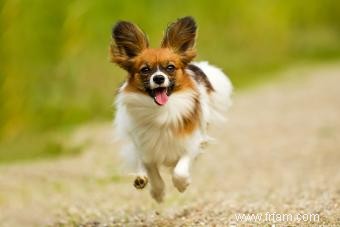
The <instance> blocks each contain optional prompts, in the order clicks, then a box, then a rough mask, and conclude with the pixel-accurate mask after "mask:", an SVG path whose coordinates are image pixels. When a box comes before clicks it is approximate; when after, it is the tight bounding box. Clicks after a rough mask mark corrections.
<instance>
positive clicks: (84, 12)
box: [0, 0, 340, 158]
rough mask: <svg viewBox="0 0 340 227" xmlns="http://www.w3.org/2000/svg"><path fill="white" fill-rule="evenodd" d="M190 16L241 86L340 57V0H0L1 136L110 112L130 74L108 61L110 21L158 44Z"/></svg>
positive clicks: (202, 52) (201, 44)
mask: <svg viewBox="0 0 340 227" xmlns="http://www.w3.org/2000/svg"><path fill="white" fill-rule="evenodd" d="M186 15H191V16H193V17H195V18H196V20H197V23H198V25H199V36H198V42H197V49H198V53H199V56H198V59H199V60H200V59H202V60H204V59H206V60H209V61H210V62H212V63H214V64H216V65H218V66H220V67H222V68H223V69H224V70H225V71H226V72H227V73H228V74H229V75H230V76H231V78H232V80H233V83H234V84H235V86H236V87H237V88H239V87H244V86H246V85H248V84H251V83H253V82H254V81H256V80H258V78H261V77H259V75H264V74H263V73H264V72H268V71H271V70H275V69H277V68H280V67H283V66H285V65H287V64H290V63H294V62H296V61H301V60H306V59H307V60H311V59H317V60H323V59H330V58H336V57H339V56H340V23H339V21H340V1H336V0H324V1H318V0H300V1H295V0H286V1H278V0H274V1H269V0H256V1H246V0H240V1H218V0H210V1H203V0H201V1H199V0H189V1H180V0H173V1H158V0H140V1H131V0H127V1H116V0H103V1H90V0H59V1H44V0H33V1H29V0H0V31H1V33H0V138H2V140H3V141H6V143H9V142H8V141H12V142H14V143H17V141H20V140H17V138H18V137H21V136H22V135H26V134H31V133H39V132H45V131H54V130H58V129H60V128H65V127H68V126H71V125H75V124H79V123H82V122H86V121H93V120H102V119H110V118H111V117H112V115H113V108H112V101H113V95H114V91H115V88H116V87H117V85H118V83H119V82H120V81H122V80H123V78H124V74H125V73H124V72H123V71H121V70H120V69H118V68H117V67H114V66H113V65H111V64H110V63H109V61H108V44H109V42H110V32H111V27H112V26H113V25H114V23H115V22H116V21H117V20H119V19H124V20H130V21H133V22H135V23H136V24H138V25H139V26H140V27H141V28H142V29H143V30H144V31H145V32H146V33H147V34H148V36H149V39H150V41H151V44H152V45H153V46H158V45H159V42H160V40H161V37H162V34H163V30H164V28H165V26H166V25H167V24H168V23H169V22H172V21H174V20H175V19H176V18H178V17H182V16H186ZM266 75H269V74H266ZM262 79H267V77H266V78H262ZM32 143H34V142H33V141H32ZM5 147H8V146H5ZM1 149H2V148H1V146H0V152H1ZM6 149H10V148H6ZM32 150H34V149H32ZM52 150H53V149H52ZM0 158H1V156H0Z"/></svg>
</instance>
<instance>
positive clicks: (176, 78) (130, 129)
mask: <svg viewBox="0 0 340 227" xmlns="http://www.w3.org/2000/svg"><path fill="white" fill-rule="evenodd" d="M196 30H197V26H196V23H195V21H194V19H193V18H192V17H183V18H180V19H178V20H177V21H175V22H174V23H172V24H170V25H169V26H168V27H167V29H166V31H165V34H164V38H163V40H162V42H161V45H160V48H150V47H149V42H148V39H147V36H146V35H145V34H144V32H143V31H142V30H141V29H139V28H138V27H137V26H136V25H134V24H132V23H130V22H127V21H119V22H118V23H117V24H116V25H115V26H114V28H113V30H112V42H111V45H110V57H111V61H112V62H114V63H116V64H117V65H118V66H120V67H121V68H123V69H124V70H126V71H127V77H126V81H125V82H124V83H123V84H122V85H121V87H120V88H119V89H118V93H117V96H116V102H115V104H116V108H117V110H116V117H115V128H116V130H117V132H118V136H119V137H120V138H121V139H123V140H124V145H125V146H124V149H123V152H122V153H123V155H124V156H125V157H126V159H127V162H128V163H129V164H130V165H131V166H132V167H133V172H134V174H135V176H136V178H135V180H134V186H135V187H136V188H137V189H142V188H144V187H145V186H146V185H147V184H148V182H150V185H151V190H150V192H151V195H152V197H153V198H154V199H155V200H156V201H157V202H161V201H162V200H163V197H164V189H165V185H164V181H163V179H162V177H161V175H160V171H159V169H160V167H161V166H166V167H169V168H170V170H171V173H172V182H173V185H174V186H175V187H176V188H177V189H178V191H180V192H184V191H185V190H186V188H187V187H188V185H189V184H190V181H191V180H190V167H191V165H192V162H193V160H194V159H195V157H196V156H197V155H198V154H199V153H200V151H201V149H202V147H204V145H205V144H206V143H207V142H208V141H209V138H210V137H209V136H208V135H207V128H208V126H209V128H210V126H211V125H213V124H214V123H215V124H216V123H217V124H220V123H219V122H223V120H224V117H225V112H226V110H227V109H228V107H229V106H230V104H231V100H230V96H231V92H232V85H231V82H230V80H229V79H228V77H227V76H226V75H225V74H224V73H223V72H222V71H221V70H220V69H219V68H216V67H214V66H212V65H210V64H208V63H207V62H198V63H195V62H192V60H193V59H194V58H195V56H196V51H195V49H194V45H195V39H196Z"/></svg>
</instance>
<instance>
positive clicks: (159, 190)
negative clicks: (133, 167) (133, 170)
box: [145, 163, 165, 203]
mask: <svg viewBox="0 0 340 227" xmlns="http://www.w3.org/2000/svg"><path fill="white" fill-rule="evenodd" d="M145 169H146V171H147V173H148V177H149V179H150V184H151V191H150V193H151V196H152V198H154V199H155V200H156V201H157V202H159V203H160V202H162V201H163V197H164V187H165V185H164V181H163V179H162V176H161V175H160V173H159V170H158V166H157V164H155V163H152V164H145Z"/></svg>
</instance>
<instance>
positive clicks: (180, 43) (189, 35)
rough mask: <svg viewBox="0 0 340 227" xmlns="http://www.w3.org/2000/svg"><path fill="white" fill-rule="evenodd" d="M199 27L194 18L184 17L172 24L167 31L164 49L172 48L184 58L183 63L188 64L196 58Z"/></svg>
mask: <svg viewBox="0 0 340 227" xmlns="http://www.w3.org/2000/svg"><path fill="white" fill-rule="evenodd" d="M196 30H197V26H196V23H195V21H194V19H193V18H192V17H183V18H180V19H178V20H177V21H176V22H174V23H172V24H170V25H169V26H168V28H167V29H166V32H165V35H164V38H163V41H162V43H161V46H162V47H167V48H171V49H172V50H173V51H174V52H176V53H177V54H179V55H181V56H182V61H183V62H184V63H185V64H187V63H189V62H190V61H192V60H193V59H194V58H195V56H196V51H195V49H194V45H195V38H196Z"/></svg>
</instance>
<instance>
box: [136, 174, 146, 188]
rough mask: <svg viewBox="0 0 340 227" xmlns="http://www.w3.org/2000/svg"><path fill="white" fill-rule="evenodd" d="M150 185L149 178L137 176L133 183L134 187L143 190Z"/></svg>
mask: <svg viewBox="0 0 340 227" xmlns="http://www.w3.org/2000/svg"><path fill="white" fill-rule="evenodd" d="M147 184H148V177H147V176H137V177H136V179H135V181H134V182H133V186H135V188H137V189H143V188H145V186H146V185H147Z"/></svg>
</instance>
